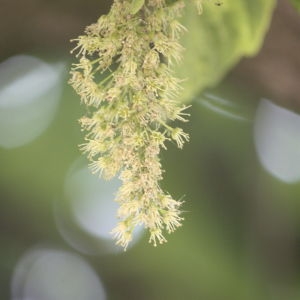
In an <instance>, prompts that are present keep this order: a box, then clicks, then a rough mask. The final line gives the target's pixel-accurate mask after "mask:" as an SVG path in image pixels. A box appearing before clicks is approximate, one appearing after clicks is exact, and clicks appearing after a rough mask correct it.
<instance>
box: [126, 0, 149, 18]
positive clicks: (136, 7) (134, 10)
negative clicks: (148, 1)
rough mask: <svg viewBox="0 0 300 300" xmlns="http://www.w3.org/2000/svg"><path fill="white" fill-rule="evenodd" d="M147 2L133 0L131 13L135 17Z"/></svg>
mask: <svg viewBox="0 0 300 300" xmlns="http://www.w3.org/2000/svg"><path fill="white" fill-rule="evenodd" d="M144 3H145V0H132V2H131V6H130V13H131V14H133V15H135V14H136V13H137V12H138V11H139V10H140V9H141V8H142V7H143V5H144Z"/></svg>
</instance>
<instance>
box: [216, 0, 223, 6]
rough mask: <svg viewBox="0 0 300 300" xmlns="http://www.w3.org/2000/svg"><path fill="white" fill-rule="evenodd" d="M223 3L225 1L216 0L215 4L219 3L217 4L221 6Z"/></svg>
mask: <svg viewBox="0 0 300 300" xmlns="http://www.w3.org/2000/svg"><path fill="white" fill-rule="evenodd" d="M222 4H223V2H221V1H216V2H215V5H217V6H221V5H222Z"/></svg>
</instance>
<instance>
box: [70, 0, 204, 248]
mask: <svg viewBox="0 0 300 300" xmlns="http://www.w3.org/2000/svg"><path fill="white" fill-rule="evenodd" d="M194 1H195V0H194ZM196 2H197V3H198V4H199V3H200V2H199V0H196ZM199 5H200V4H199ZM183 7H184V2H183V1H180V0H178V1H174V0H173V1H165V0H138V1H136V0H134V1H132V0H114V3H113V5H112V7H111V9H110V12H109V13H108V14H107V15H103V16H101V17H100V18H99V20H98V21H97V22H96V23H95V24H92V25H90V26H88V27H87V28H86V30H85V35H82V36H80V37H79V38H78V39H76V40H75V41H76V42H77V46H76V47H75V49H74V50H75V51H76V52H77V57H78V58H79V63H78V64H74V65H73V66H72V70H71V79H70V84H71V85H72V86H73V88H74V89H75V91H76V92H77V93H78V94H79V95H80V97H81V100H82V102H83V103H84V104H85V105H87V106H88V114H87V116H85V117H83V118H81V120H80V123H81V126H82V128H83V130H85V131H86V132H87V134H86V142H85V143H84V144H83V145H81V149H82V150H83V151H84V152H85V153H86V154H87V156H88V158H89V159H90V161H91V164H90V166H91V169H92V171H93V172H94V173H99V174H100V175H101V176H102V177H104V178H106V179H110V178H112V177H114V176H116V175H118V176H119V178H120V179H121V180H122V183H123V184H122V186H121V187H120V189H119V191H118V193H117V196H116V201H117V202H118V203H119V204H120V208H119V210H118V213H117V215H118V218H119V220H120V221H119V223H118V225H117V226H116V228H114V229H113V230H112V233H113V235H114V237H115V238H116V240H117V244H119V245H121V246H123V247H124V248H125V249H126V247H127V245H128V243H129V242H130V241H131V240H132V232H133V229H134V228H135V227H136V226H138V225H143V226H144V227H145V228H147V229H148V230H149V232H150V239H149V242H150V243H153V244H154V246H156V245H157V243H163V242H165V241H166V239H165V237H164V235H163V234H164V231H167V232H168V233H171V232H173V231H174V230H175V229H176V228H177V227H179V226H180V225H181V222H182V220H183V218H182V216H181V214H180V206H181V202H180V201H176V200H174V199H173V198H172V197H171V196H170V195H169V194H168V193H165V192H164V191H163V190H162V189H161V187H160V186H159V182H160V181H161V179H162V172H163V170H162V167H161V163H160V159H159V153H160V150H161V149H162V148H163V149H166V145H165V144H166V142H167V141H172V140H173V141H175V142H176V143H177V146H178V147H179V148H182V146H183V144H184V143H185V142H186V141H188V140H189V136H188V134H186V133H185V132H184V131H183V130H182V129H181V128H178V127H176V128H173V127H171V126H170V125H169V121H174V120H180V121H183V122H185V121H186V119H185V117H186V116H187V115H188V114H187V113H186V112H185V109H186V108H187V107H186V106H184V105H179V104H178V102H177V101H176V97H177V96H178V93H179V91H180V80H179V79H178V78H176V77H175V76H174V75H173V71H172V66H173V64H174V63H176V64H177V63H178V62H179V61H180V58H181V53H182V50H183V48H182V46H181V45H180V44H179V38H180V35H181V33H182V31H184V30H185V28H184V27H183V26H182V25H181V24H180V23H179V22H178V20H177V18H178V17H179V16H180V14H181V11H182V9H183ZM74 50H73V51H74Z"/></svg>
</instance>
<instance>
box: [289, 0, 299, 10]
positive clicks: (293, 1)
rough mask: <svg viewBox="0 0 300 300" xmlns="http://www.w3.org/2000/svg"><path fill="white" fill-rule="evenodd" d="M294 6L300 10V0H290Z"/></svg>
mask: <svg viewBox="0 0 300 300" xmlns="http://www.w3.org/2000/svg"><path fill="white" fill-rule="evenodd" d="M290 1H291V2H292V4H293V6H294V7H295V8H296V9H297V10H298V11H299V12H300V0H290Z"/></svg>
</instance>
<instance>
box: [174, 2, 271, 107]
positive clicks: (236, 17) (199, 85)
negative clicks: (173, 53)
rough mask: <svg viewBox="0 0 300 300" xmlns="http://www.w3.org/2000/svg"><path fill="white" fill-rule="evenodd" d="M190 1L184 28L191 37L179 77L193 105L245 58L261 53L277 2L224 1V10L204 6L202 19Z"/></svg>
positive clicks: (186, 37) (186, 98) (185, 97)
mask: <svg viewBox="0 0 300 300" xmlns="http://www.w3.org/2000/svg"><path fill="white" fill-rule="evenodd" d="M191 2H192V1H187V5H186V6H187V8H186V13H185V14H184V17H183V20H182V22H183V24H184V25H185V26H186V27H187V29H188V33H187V34H185V35H184V36H183V39H182V43H183V45H184V47H185V48H186V51H185V55H184V59H183V62H182V64H180V66H179V67H178V74H179V75H180V77H181V78H186V79H187V80H186V81H185V82H184V88H185V89H184V93H183V101H190V100H191V99H192V98H193V97H194V95H195V94H197V93H199V92H201V91H203V89H204V88H207V87H211V86H213V85H215V84H216V83H217V82H218V81H220V79H221V78H222V77H223V76H224V75H225V74H226V72H227V71H228V70H229V69H230V68H232V67H233V66H234V65H235V64H236V63H237V62H238V61H239V60H240V59H241V57H243V56H251V55H254V54H256V53H257V51H258V50H259V49H260V47H261V45H262V42H263V40H264V36H265V33H266V30H267V29H268V27H269V24H270V20H271V17H272V12H273V9H274V7H275V4H276V1H275V0H264V1H260V0H252V1H244V0H237V1H222V2H223V4H222V5H221V6H216V5H213V2H209V1H208V2H204V3H205V5H204V10H203V14H202V15H201V16H199V15H198V14H197V11H196V10H195V7H194V5H193V3H191Z"/></svg>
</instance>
